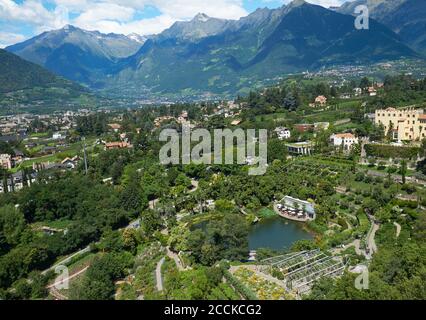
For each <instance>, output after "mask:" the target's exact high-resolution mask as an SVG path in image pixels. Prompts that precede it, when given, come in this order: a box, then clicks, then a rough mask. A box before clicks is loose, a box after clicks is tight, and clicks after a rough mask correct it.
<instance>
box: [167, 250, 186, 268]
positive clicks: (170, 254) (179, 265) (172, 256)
mask: <svg viewBox="0 0 426 320" xmlns="http://www.w3.org/2000/svg"><path fill="white" fill-rule="evenodd" d="M167 256H168V257H169V258H170V259H173V260H174V261H175V264H176V267H177V268H178V270H179V271H185V270H186V269H185V268H184V267H183V265H182V262H181V260H180V258H179V256H178V255H177V254H176V253H174V252H172V251H170V249H169V247H167Z"/></svg>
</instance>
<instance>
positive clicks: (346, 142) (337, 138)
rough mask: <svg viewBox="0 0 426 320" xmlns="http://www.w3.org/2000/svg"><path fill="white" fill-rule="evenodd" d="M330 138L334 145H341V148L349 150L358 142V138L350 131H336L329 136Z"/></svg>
mask: <svg viewBox="0 0 426 320" xmlns="http://www.w3.org/2000/svg"><path fill="white" fill-rule="evenodd" d="M331 140H332V142H333V145H334V146H335V147H342V146H343V150H345V151H349V150H351V149H352V147H353V145H354V144H358V142H359V139H358V138H357V137H355V136H354V135H353V134H352V133H337V134H333V135H332V136H331Z"/></svg>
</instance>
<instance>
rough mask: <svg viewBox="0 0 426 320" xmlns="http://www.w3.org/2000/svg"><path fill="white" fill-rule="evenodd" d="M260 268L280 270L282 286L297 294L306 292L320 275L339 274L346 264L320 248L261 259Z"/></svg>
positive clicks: (335, 275) (333, 275)
mask: <svg viewBox="0 0 426 320" xmlns="http://www.w3.org/2000/svg"><path fill="white" fill-rule="evenodd" d="M261 264H262V266H263V267H262V269H263V271H265V272H269V273H272V270H274V269H275V270H278V271H280V272H282V274H283V276H284V280H282V281H283V286H284V287H285V288H286V289H287V290H288V291H289V292H293V293H296V294H298V295H300V294H304V293H306V292H308V291H309V290H310V289H311V287H312V285H313V284H314V282H315V281H316V280H319V279H321V278H322V277H338V276H341V275H342V274H343V272H344V270H345V268H346V264H345V263H344V262H343V260H342V258H340V257H333V256H328V255H326V254H325V253H323V252H321V251H320V250H312V251H301V252H295V253H290V254H287V255H282V256H277V257H272V258H268V259H265V260H263V261H261Z"/></svg>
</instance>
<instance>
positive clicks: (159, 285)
mask: <svg viewBox="0 0 426 320" xmlns="http://www.w3.org/2000/svg"><path fill="white" fill-rule="evenodd" d="M164 261H165V258H164V257H163V258H161V260H160V261H158V263H157V268H155V278H156V280H157V290H158V291H160V292H161V291H163V277H162V276H161V267H162V266H163V264H164Z"/></svg>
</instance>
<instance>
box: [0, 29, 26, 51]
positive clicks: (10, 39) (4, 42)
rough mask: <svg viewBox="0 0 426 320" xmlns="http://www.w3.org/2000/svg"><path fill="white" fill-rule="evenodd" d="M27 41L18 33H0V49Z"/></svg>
mask: <svg viewBox="0 0 426 320" xmlns="http://www.w3.org/2000/svg"><path fill="white" fill-rule="evenodd" d="M24 40H25V36H23V35H22V34H18V33H11V32H3V31H0V48H5V47H7V46H10V45H12V44H15V43H17V42H21V41H24Z"/></svg>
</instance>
